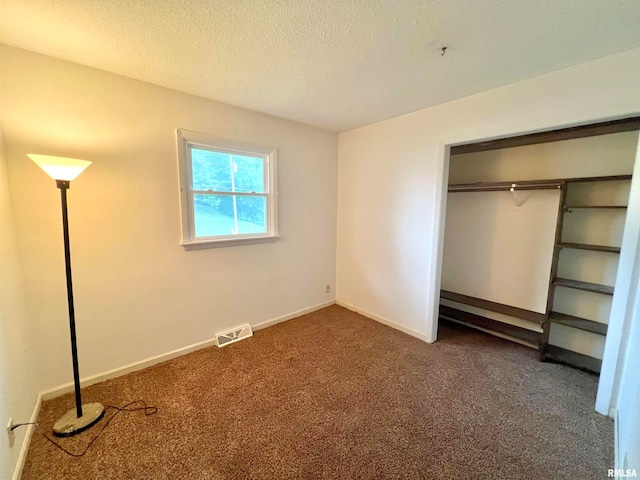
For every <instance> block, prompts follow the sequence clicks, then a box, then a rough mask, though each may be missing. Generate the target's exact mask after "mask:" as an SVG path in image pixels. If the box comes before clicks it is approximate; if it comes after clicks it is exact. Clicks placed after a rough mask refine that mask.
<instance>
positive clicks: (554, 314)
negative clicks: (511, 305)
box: [539, 175, 631, 373]
mask: <svg viewBox="0 0 640 480" xmlns="http://www.w3.org/2000/svg"><path fill="white" fill-rule="evenodd" d="M630 180H631V175H617V176H609V177H591V178H577V179H568V180H565V182H564V185H563V189H562V190H563V191H562V195H561V201H560V209H559V212H558V225H557V228H556V244H555V248H554V254H553V261H552V265H551V275H550V281H549V294H548V300H547V319H546V321H545V322H544V323H543V325H542V328H543V332H542V338H541V341H540V346H539V351H540V360H553V361H556V362H560V363H565V364H568V365H572V366H575V367H578V368H581V369H583V370H588V371H591V372H596V373H599V372H600V367H601V363H602V362H601V360H599V359H597V358H593V357H590V356H587V355H581V354H579V353H576V352H573V351H571V350H567V349H564V348H561V347H557V346H555V345H551V344H549V334H550V331H551V325H553V324H556V325H562V326H564V327H569V328H574V329H578V330H583V331H586V332H589V333H592V334H596V335H602V336H606V335H607V325H606V324H605V323H602V322H596V321H593V320H589V319H586V318H581V317H577V316H574V315H569V314H566V313H561V312H558V311H556V310H554V298H555V293H556V289H557V288H558V287H563V288H568V289H573V290H582V291H586V292H591V293H596V294H599V295H608V296H612V295H613V292H614V286H612V285H602V284H598V283H592V282H587V281H583V280H577V279H568V278H562V277H559V276H558V266H559V261H560V252H561V251H562V250H563V249H574V250H586V251H591V252H597V254H600V253H605V254H619V253H620V247H617V246H610V245H592V244H586V243H572V242H564V241H563V240H562V238H563V233H564V219H565V216H566V215H568V214H571V212H572V211H574V210H587V211H597V210H608V211H619V212H624V211H625V209H626V208H627V207H626V205H603V204H597V205H595V204H594V205H589V204H573V203H568V202H567V194H568V192H569V190H570V189H571V187H572V186H573V185H576V184H586V183H592V184H595V185H597V184H599V183H602V182H611V181H624V182H627V181H630Z"/></svg>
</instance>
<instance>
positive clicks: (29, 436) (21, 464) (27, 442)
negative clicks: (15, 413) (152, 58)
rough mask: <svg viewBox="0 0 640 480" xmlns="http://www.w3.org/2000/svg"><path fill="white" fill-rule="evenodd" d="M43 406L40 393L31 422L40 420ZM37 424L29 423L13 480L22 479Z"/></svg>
mask: <svg viewBox="0 0 640 480" xmlns="http://www.w3.org/2000/svg"><path fill="white" fill-rule="evenodd" d="M41 406H42V394H41V393H39V394H38V398H37V399H36V404H35V405H34V406H33V412H32V413H31V419H30V420H29V423H35V422H37V421H38V415H39V414H40V407H41ZM36 427H37V425H29V426H28V428H27V433H25V435H24V440H23V441H22V447H21V448H20V454H19V455H18V462H17V463H16V469H15V470H14V472H13V480H20V477H22V470H24V463H25V462H26V460H27V453H28V452H29V446H30V445H31V439H32V438H33V432H34V431H35V429H36Z"/></svg>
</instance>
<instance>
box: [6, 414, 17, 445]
mask: <svg viewBox="0 0 640 480" xmlns="http://www.w3.org/2000/svg"><path fill="white" fill-rule="evenodd" d="M7 435H8V436H9V446H10V447H13V442H15V441H16V434H15V432H14V431H13V418H10V419H9V423H7Z"/></svg>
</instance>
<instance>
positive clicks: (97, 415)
mask: <svg viewBox="0 0 640 480" xmlns="http://www.w3.org/2000/svg"><path fill="white" fill-rule="evenodd" d="M77 415H78V414H77V413H76V409H75V408H72V409H71V410H69V411H68V412H67V413H65V414H64V415H63V416H62V417H60V419H59V420H58V421H57V422H56V423H54V424H53V434H54V435H55V436H56V437H70V436H72V435H76V434H78V433H80V432H84V431H85V430H86V429H87V428H89V427H91V426H93V425H95V424H96V423H98V421H99V420H100V419H101V418H102V417H103V416H104V405H102V404H101V403H97V402H96V403H85V404H84V405H82V416H81V417H78V416H77Z"/></svg>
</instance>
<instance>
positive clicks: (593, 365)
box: [544, 345, 602, 373]
mask: <svg viewBox="0 0 640 480" xmlns="http://www.w3.org/2000/svg"><path fill="white" fill-rule="evenodd" d="M544 359H545V360H552V361H554V362H558V363H562V364H564V365H569V366H571V367H575V368H579V369H580V370H586V371H587V372H592V373H600V368H601V367H602V360H599V359H597V358H594V357H590V356H588V355H582V354H581V353H577V352H572V351H571V350H566V349H564V348H561V347H556V346H555V345H547V347H546V349H545V352H544Z"/></svg>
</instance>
